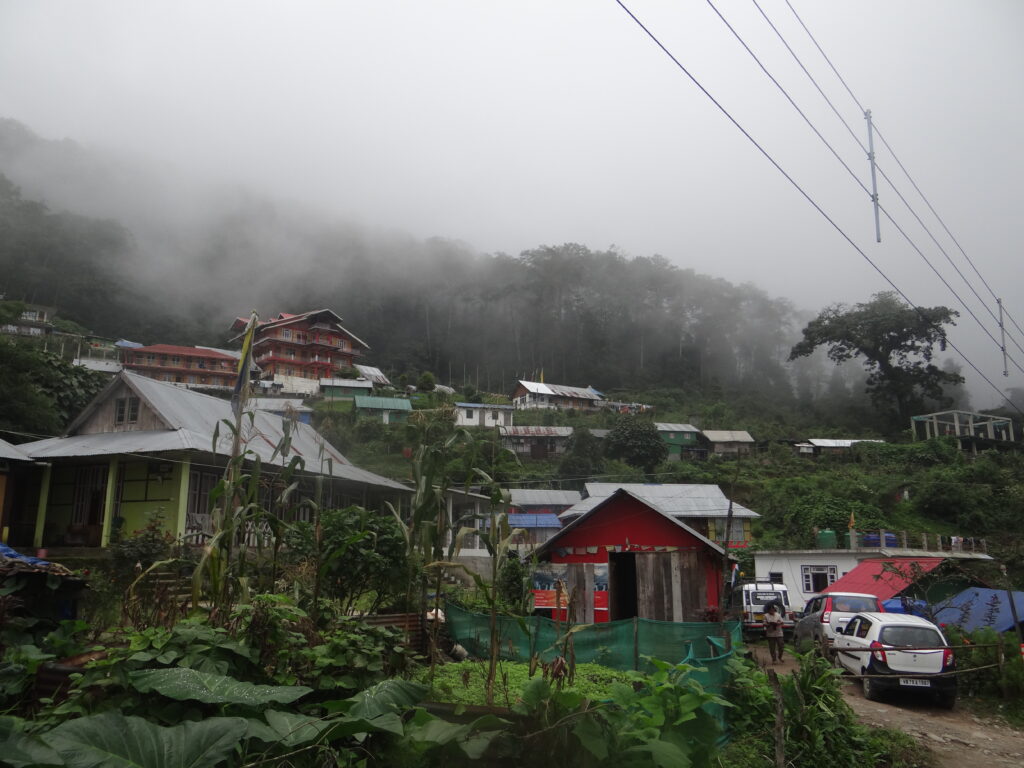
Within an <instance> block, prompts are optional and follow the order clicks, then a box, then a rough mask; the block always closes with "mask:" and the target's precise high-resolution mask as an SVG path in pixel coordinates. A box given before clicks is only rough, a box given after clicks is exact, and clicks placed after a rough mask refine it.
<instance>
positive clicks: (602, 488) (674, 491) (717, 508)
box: [559, 483, 760, 520]
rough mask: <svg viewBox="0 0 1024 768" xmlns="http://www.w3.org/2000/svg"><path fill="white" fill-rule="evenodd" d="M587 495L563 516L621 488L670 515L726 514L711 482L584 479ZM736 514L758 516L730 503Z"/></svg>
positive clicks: (591, 505)
mask: <svg viewBox="0 0 1024 768" xmlns="http://www.w3.org/2000/svg"><path fill="white" fill-rule="evenodd" d="M585 487H586V490H587V498H585V499H582V500H581V501H580V502H579V503H577V504H573V505H572V506H571V507H569V509H567V510H565V511H564V512H562V513H561V514H560V515H559V517H561V518H562V519H563V520H565V519H566V518H570V517H576V516H577V515H581V514H584V513H586V512H589V511H590V510H591V509H593V508H594V507H596V506H597V505H598V504H600V503H601V502H602V501H604V500H605V499H607V498H608V497H609V496H611V495H612V494H614V493H615V492H616V491H618V490H619V489H620V488H621V489H622V490H624V491H626V492H628V493H630V494H632V495H633V496H636V497H637V498H638V499H642V500H644V501H645V502H647V503H649V504H652V505H656V506H657V507H658V508H659V509H661V510H664V512H665V513H666V514H668V515H672V516H673V517H726V516H727V515H728V514H729V499H728V498H727V497H726V495H725V493H723V492H722V489H721V488H719V487H718V486H717V485H711V484H692V485H691V484H686V485H683V484H665V485H655V484H651V485H648V484H645V483H587V484H586V486H585ZM732 514H733V517H735V518H745V517H749V518H754V517H760V515H758V514H757V513H756V512H754V511H753V510H750V509H747V508H746V507H744V506H743V505H742V504H737V503H735V502H734V503H733V505H732Z"/></svg>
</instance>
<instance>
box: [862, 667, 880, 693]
mask: <svg viewBox="0 0 1024 768" xmlns="http://www.w3.org/2000/svg"><path fill="white" fill-rule="evenodd" d="M862 674H865V675H869V674H871V670H868V669H865V670H864V671H863V672H862ZM861 683H863V684H864V698H865V699H867V700H868V701H878V698H879V695H880V694H881V691H880V690H879V687H878V681H877V680H874V679H873V678H870V677H865V678H863V679H862V680H861Z"/></svg>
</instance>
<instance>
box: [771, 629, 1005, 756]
mask: <svg viewBox="0 0 1024 768" xmlns="http://www.w3.org/2000/svg"><path fill="white" fill-rule="evenodd" d="M752 650H753V651H754V656H755V658H756V659H757V660H758V663H760V664H762V665H765V664H766V663H767V662H768V661H769V657H768V649H767V648H766V647H764V646H753V648H752ZM769 666H770V665H769ZM774 669H775V670H776V671H777V672H778V673H779V674H780V675H781V674H785V673H788V672H792V671H793V670H795V669H796V662H795V660H794V659H793V657H792V656H789V655H788V654H787V656H786V658H785V659H784V661H783V662H782V663H780V664H776V665H775V666H774ZM843 694H844V695H845V696H846V701H847V702H848V703H849V704H850V707H851V708H852V709H853V711H854V712H856V713H857V716H858V717H859V718H860V720H861V722H863V723H865V724H866V725H871V726H876V727H880V728H896V729H898V730H901V731H903V732H904V733H907V734H909V735H911V736H913V737H914V738H915V739H917V740H918V741H920V742H921V743H923V744H925V745H927V746H928V747H929V748H930V749H931V750H932V752H934V753H935V756H936V758H937V762H938V765H940V766H942V768H963V767H964V766H972V765H984V766H986V768H1003V767H1004V766H1014V768H1020V766H1024V732H1022V731H1019V730H1016V729H1014V728H1010V727H1009V726H1007V725H1006V724H1005V723H1002V722H999V721H998V719H995V718H984V719H982V718H980V717H977V716H975V715H973V714H971V713H970V712H968V711H967V710H966V709H965V708H963V707H961V706H960V705H959V704H958V705H957V708H956V709H955V710H953V711H952V712H950V711H949V710H945V709H940V708H939V707H937V706H935V705H934V704H932V703H931V702H928V701H921V700H919V699H915V698H913V697H911V696H907V695H902V696H901V695H895V696H892V697H891V698H887V699H886V700H885V701H868V700H867V699H865V698H864V693H863V691H862V690H861V686H860V682H859V681H857V680H845V681H844V682H843Z"/></svg>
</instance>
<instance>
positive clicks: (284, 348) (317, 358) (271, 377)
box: [231, 309, 370, 395]
mask: <svg viewBox="0 0 1024 768" xmlns="http://www.w3.org/2000/svg"><path fill="white" fill-rule="evenodd" d="M341 321H342V319H341V317H340V316H339V315H338V314H336V313H335V312H333V311H331V310H329V309H318V310H315V311H312V312H303V313H302V314H298V315H291V314H287V313H285V312H282V313H281V314H279V315H278V316H277V317H275V318H274V319H273V320H268V321H265V322H261V323H259V325H258V326H257V327H256V332H255V335H254V338H253V362H254V363H256V365H257V366H259V368H260V371H261V374H260V380H261V382H264V383H265V384H267V385H271V386H273V387H274V388H275V389H280V391H282V392H291V393H301V394H308V395H314V394H317V392H318V391H319V389H320V380H321V379H336V378H342V376H341V373H342V371H351V372H353V373H354V372H355V361H356V360H357V359H358V358H360V357H361V356H362V355H363V354H364V352H365V351H366V350H368V349H369V348H370V347H369V345H368V344H367V343H366V342H365V341H363V340H362V339H360V338H359V337H358V336H356V335H355V334H353V333H351V332H350V331H348V330H347V329H346V328H345V327H344V326H343V325H342V324H341ZM247 323H248V319H247V318H243V317H240V318H238V319H236V320H235V322H234V323H233V324H232V326H231V330H233V331H235V332H236V333H238V334H239V337H240V336H241V334H242V333H243V332H244V331H245V327H246V324H247ZM238 340H240V338H239V339H238Z"/></svg>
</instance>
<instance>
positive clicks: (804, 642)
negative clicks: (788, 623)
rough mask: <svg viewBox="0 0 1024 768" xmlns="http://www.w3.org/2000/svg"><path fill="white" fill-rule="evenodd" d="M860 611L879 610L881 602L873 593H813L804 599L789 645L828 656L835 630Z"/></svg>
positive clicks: (829, 656) (830, 654)
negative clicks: (804, 602) (804, 605)
mask: <svg viewBox="0 0 1024 768" xmlns="http://www.w3.org/2000/svg"><path fill="white" fill-rule="evenodd" d="M862 611H878V612H881V611H882V605H881V602H880V601H879V599H878V598H877V597H875V596H874V595H868V594H864V593H861V592H826V593H823V594H820V595H815V596H814V597H812V598H811V599H810V600H808V601H807V606H806V607H805V608H804V611H803V614H801V618H800V619H799V621H797V623H796V627H794V629H793V644H794V645H795V646H796V648H797V650H798V651H807V650H809V649H811V648H815V649H817V650H818V652H819V653H821V655H822V656H824V657H826V658H829V659H830V658H832V644H833V643H834V642H835V638H836V632H837V631H839V630H840V629H842V628H844V627H845V626H846V623H847V622H848V621H849V620H850V619H852V618H853V616H854V615H855V614H857V613H860V612H862Z"/></svg>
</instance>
